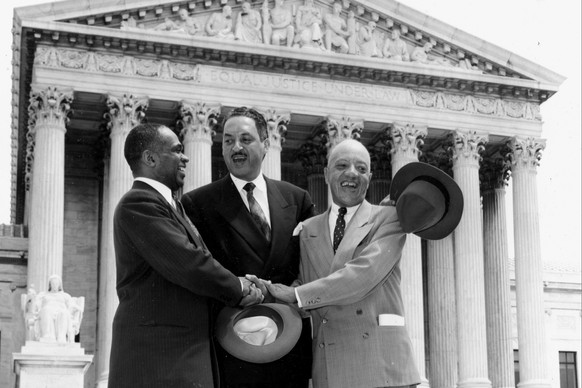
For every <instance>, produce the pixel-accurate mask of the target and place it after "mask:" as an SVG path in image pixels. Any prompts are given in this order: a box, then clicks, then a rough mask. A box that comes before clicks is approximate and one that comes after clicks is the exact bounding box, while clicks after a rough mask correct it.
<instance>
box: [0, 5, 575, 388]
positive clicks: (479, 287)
mask: <svg viewBox="0 0 582 388" xmlns="http://www.w3.org/2000/svg"><path fill="white" fill-rule="evenodd" d="M13 34H14V44H13V86H12V96H13V103H12V165H11V168H12V202H11V223H12V224H13V225H19V226H14V227H12V229H11V232H10V233H11V234H10V235H9V236H7V237H6V238H5V240H4V241H8V242H7V243H6V244H8V243H9V244H11V245H10V246H11V247H13V248H14V249H12V251H13V252H19V253H18V254H16V253H13V254H8V253H7V252H8V251H9V250H7V249H4V250H3V251H2V252H3V256H2V261H1V262H0V266H1V267H0V268H1V271H0V276H1V277H2V278H0V280H1V281H3V282H4V283H5V284H9V285H11V286H10V287H11V289H10V292H9V293H7V295H10V299H6V301H3V302H2V309H1V310H0V312H2V316H1V319H2V321H1V322H2V324H3V326H2V333H1V334H2V342H1V359H2V363H1V369H0V385H2V384H3V383H6V384H13V381H14V374H13V371H12V366H11V364H10V362H9V360H10V355H11V353H12V352H18V351H19V349H20V346H21V345H22V344H23V340H24V334H23V333H24V327H23V325H22V317H21V315H22V313H21V311H20V304H19V303H20V302H19V300H20V299H19V294H22V293H23V292H25V291H26V287H27V285H28V286H29V287H30V286H31V285H34V288H35V289H36V290H37V291H42V290H45V289H46V287H47V279H48V276H49V275H51V274H55V273H56V274H61V275H62V277H63V283H64V288H65V290H66V291H67V292H69V293H70V294H74V295H83V296H85V298H86V305H85V312H84V318H83V325H82V328H81V332H80V342H81V344H82V346H83V347H84V348H85V350H86V351H87V352H88V353H90V354H94V355H95V358H94V365H93V366H92V367H91V368H90V370H89V372H88V374H87V376H86V386H87V387H94V386H99V387H105V386H106V382H107V376H108V363H109V350H110V347H111V322H112V319H113V315H114V312H115V309H116V303H117V296H116V292H115V253H114V249H113V231H112V217H113V211H114V209H115V206H116V204H117V202H118V201H119V199H120V198H121V196H122V195H123V194H124V193H125V192H126V191H127V190H128V189H129V188H130V186H131V183H132V176H131V173H130V170H129V167H128V166H127V164H126V162H125V160H124V157H123V144H124V140H125V137H126V135H127V133H128V131H129V130H130V129H131V128H132V127H133V126H135V125H136V124H138V123H140V122H146V121H147V122H152V123H163V124H164V125H166V126H168V127H170V128H172V129H174V130H175V131H176V133H179V135H180V137H181V139H182V141H183V144H184V147H185V154H186V155H187V156H188V157H189V158H190V162H189V163H188V165H187V171H186V175H187V176H186V183H185V186H184V191H188V190H191V189H193V188H196V187H199V186H201V185H204V184H207V183H210V182H211V181H213V180H216V179H218V178H220V177H221V176H223V175H224V174H226V173H227V170H226V167H225V165H224V164H223V161H222V156H221V146H220V144H221V125H220V124H221V119H222V118H223V117H224V116H225V115H226V114H227V113H228V112H229V111H230V110H231V109H232V108H233V107H237V106H243V105H244V106H249V107H255V108H257V109H258V110H260V111H261V112H262V113H263V114H264V115H265V118H266V119H267V120H268V123H269V131H270V140H271V148H270V150H269V153H268V155H267V158H266V159H265V162H264V164H263V171H264V173H265V175H267V176H268V177H270V178H273V179H282V180H286V181H289V182H292V183H294V184H296V185H298V186H300V187H303V188H305V189H307V190H308V191H309V192H310V194H311V196H312V198H313V200H314V202H315V203H316V206H317V209H318V211H320V212H322V211H324V210H326V208H327V205H328V189H327V187H326V184H325V181H324V177H323V167H324V166H325V164H326V156H327V154H328V152H329V150H330V149H331V148H333V147H334V146H335V145H336V144H337V143H338V142H341V141H342V140H344V139H347V138H355V139H358V140H359V141H361V142H362V143H363V144H364V145H365V146H366V147H367V148H368V149H369V151H370V154H371V155H372V172H373V178H372V180H371V182H370V189H369V192H368V200H369V201H370V202H372V203H378V202H379V201H380V200H381V199H382V198H384V197H385V196H386V195H387V193H388V188H389V185H390V180H391V177H392V176H393V175H394V174H395V173H396V171H397V170H398V169H399V168H401V167H402V166H404V165H405V164H407V163H410V162H413V161H418V160H420V161H424V162H427V163H431V164H433V165H436V166H438V167H439V168H441V169H442V170H444V171H446V172H447V173H449V174H450V175H451V176H453V177H454V179H455V181H456V182H457V183H458V184H459V186H460V187H461V189H462V191H463V194H464V198H465V207H464V214H463V217H462V219H461V222H460V224H459V226H458V228H457V229H456V231H455V232H454V233H453V234H452V235H450V236H449V237H447V238H445V239H443V240H439V241H423V240H421V239H420V238H418V237H416V236H413V235H410V236H409V237H408V239H407V243H406V246H405V249H404V253H403V258H402V262H401V268H402V290H403V297H404V303H405V308H406V324H407V328H408V330H409V333H410V336H411V340H412V343H413V347H414V350H415V356H416V357H415V358H416V362H417V365H418V367H419V369H420V373H421V376H422V379H423V385H424V386H429V385H430V386H433V387H439V388H441V387H443V388H445V387H453V386H455V385H458V386H459V387H460V388H488V387H512V386H514V385H515V381H514V369H515V366H514V362H515V361H514V350H517V349H518V350H519V362H518V365H519V367H518V369H519V381H520V386H523V387H528V388H529V387H532V388H538V387H539V388H546V387H547V388H549V387H558V386H559V385H560V382H559V372H556V371H557V368H558V364H557V359H558V355H557V354H556V355H553V350H552V351H550V349H549V348H550V347H551V346H550V345H549V341H548V338H549V335H548V333H547V327H548V324H547V320H548V314H547V308H546V309H545V302H544V301H545V299H547V298H545V296H544V282H543V279H542V274H543V268H542V260H541V254H540V245H539V233H540V232H539V220H538V207H539V206H540V204H539V203H538V200H537V193H536V190H537V189H536V187H537V186H536V169H537V168H538V166H539V164H540V158H541V151H542V150H543V149H544V148H545V142H544V139H542V138H540V135H541V131H542V119H541V116H540V105H541V104H542V103H543V102H544V101H546V100H547V99H548V98H550V97H551V96H552V95H553V94H554V93H556V92H557V90H558V86H559V85H560V84H561V83H562V82H563V80H564V78H563V77H562V76H560V75H559V74H556V73H554V72H552V71H551V70H548V69H545V68H543V67H541V66H539V65H537V64H536V63H532V62H531V61H529V60H527V59H524V58H522V57H520V56H518V55H515V54H513V53H511V52H509V51H507V50H504V49H503V48H500V47H497V46H495V45H493V44H490V43H488V42H485V41H483V40H482V39H479V38H478V37H475V36H472V35H470V34H467V33H465V32H463V31H460V30H458V29H456V28H455V27H454V26H450V25H447V24H445V23H442V22H440V21H438V20H435V19H433V18H431V17H430V15H425V14H422V13H420V12H418V11H416V10H414V9H411V8H409V7H407V6H405V5H403V4H400V3H398V2H397V1H395V0H360V1H357V0H339V1H332V0H315V1H311V0H286V1H283V0H276V1H273V0H264V1H263V0H258V1H252V2H245V1H241V0H190V1H171V0H124V1H120V0H68V1H63V2H56V3H51V4H44V5H38V6H31V7H23V8H17V9H16V10H15V13H14V27H13ZM542 163H543V160H542ZM508 181H511V182H512V185H511V187H512V190H513V218H514V231H513V234H514V236H515V265H514V267H513V264H512V270H511V271H514V272H511V271H510V263H509V260H508V244H507V234H508V230H507V225H506V217H507V215H506V208H505V186H506V184H507V182H508ZM5 236H6V234H5ZM6 246H8V245H6ZM513 268H514V269H513ZM510 273H514V274H515V276H514V281H513V280H512V281H511V282H510ZM572 290H573V291H572ZM572 290H570V291H571V292H573V293H574V294H575V295H579V287H578V288H577V289H576V286H574V288H573V289H572ZM576 293H577V294H576ZM3 295H4V294H3ZM512 305H513V306H515V307H516V309H512ZM578 309H579V305H578ZM573 317H574V321H573V322H574V323H573V324H574V325H575V326H574V328H576V327H577V328H578V330H579V323H580V315H579V312H578V316H575V314H574V315H573ZM578 338H579V337H578ZM578 349H579V345H578ZM550 353H551V354H550ZM574 354H575V357H579V350H577V351H574ZM554 361H555V362H554ZM576 362H577V366H576V364H575V368H576V367H577V368H578V369H579V360H578V361H576ZM554 364H555V365H554ZM556 376H558V377H556ZM355 388H357V387H355Z"/></svg>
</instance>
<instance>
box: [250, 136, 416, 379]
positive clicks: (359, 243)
mask: <svg viewBox="0 0 582 388" xmlns="http://www.w3.org/2000/svg"><path fill="white" fill-rule="evenodd" d="M371 176H372V173H371V171H370V155H369V153H368V151H367V150H366V148H365V147H364V146H363V145H362V144H361V143H360V142H358V141H356V140H351V139H350V140H344V141H343V142H341V143H339V144H338V145H337V146H335V148H334V149H333V150H332V151H331V154H330V155H329V160H328V164H327V168H326V169H325V179H326V182H327V183H328V185H329V187H330V189H331V195H332V199H333V204H332V205H331V207H330V209H329V210H328V211H327V212H326V213H324V214H321V215H319V216H316V217H313V218H311V219H309V220H307V221H305V222H304V223H303V228H302V230H301V234H300V244H301V265H300V273H299V283H300V284H301V285H300V286H298V287H295V288H294V287H288V286H285V285H281V284H268V283H266V284H265V285H266V286H267V288H268V290H269V292H270V293H271V295H273V296H275V297H276V298H278V299H280V300H283V301H285V302H287V303H297V304H298V306H299V307H301V308H302V309H304V310H305V311H308V312H309V313H310V314H311V317H312V321H313V370H312V376H313V387H314V388H353V387H402V386H411V385H416V384H419V383H420V376H419V374H418V371H417V369H416V366H415V365H414V357H413V354H412V345H411V342H410V339H409V336H408V333H407V331H406V327H405V320H404V306H403V304H402V297H401V293H400V267H399V263H400V257H401V255H402V248H403V246H404V242H405V239H406V234H405V233H404V231H403V230H402V227H401V225H400V223H399V221H398V216H397V213H396V209H395V208H394V207H393V206H374V205H371V204H370V203H368V202H367V201H366V200H365V196H366V191H367V189H368V185H369V184H370V178H371ZM249 278H251V277H249ZM251 280H253V281H257V279H254V278H252V279H251Z"/></svg>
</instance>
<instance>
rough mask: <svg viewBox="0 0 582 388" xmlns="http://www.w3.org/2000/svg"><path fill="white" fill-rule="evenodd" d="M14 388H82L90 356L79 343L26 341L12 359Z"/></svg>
mask: <svg viewBox="0 0 582 388" xmlns="http://www.w3.org/2000/svg"><path fill="white" fill-rule="evenodd" d="M12 359H13V361H14V372H15V373H16V388H41V387H42V388H83V386H84V378H85V373H86V372H87V369H89V366H90V365H91V363H92V362H93V356H92V355H87V354H85V351H84V350H83V348H81V344H79V343H65V344H61V343H44V342H36V341H26V345H25V346H23V347H22V352H21V353H14V354H13V355H12Z"/></svg>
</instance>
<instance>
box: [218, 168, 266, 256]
mask: <svg viewBox="0 0 582 388" xmlns="http://www.w3.org/2000/svg"><path fill="white" fill-rule="evenodd" d="M216 209H217V211H218V213H219V214H220V215H221V216H222V217H223V218H224V219H225V220H226V221H227V222H228V223H229V224H230V226H231V227H232V228H233V229H234V230H235V231H236V232H237V233H239V234H240V235H241V237H242V238H243V239H244V240H245V241H246V242H247V243H248V245H249V246H250V247H251V248H252V249H253V250H254V251H255V252H256V253H257V255H258V256H259V258H262V257H266V256H267V255H268V253H269V246H268V244H266V243H265V238H264V237H263V235H262V233H261V231H260V230H259V228H258V227H257V226H256V224H255V222H254V221H253V219H252V218H251V215H250V213H249V211H248V209H247V208H246V206H245V204H244V203H243V201H242V199H241V197H240V194H239V193H238V191H237V190H236V186H235V185H234V183H233V181H232V179H230V175H228V176H226V177H225V178H223V180H222V186H221V195H220V198H219V199H218V205H217V208H216Z"/></svg>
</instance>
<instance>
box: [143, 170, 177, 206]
mask: <svg viewBox="0 0 582 388" xmlns="http://www.w3.org/2000/svg"><path fill="white" fill-rule="evenodd" d="M135 180H136V181H140V182H143V183H147V184H148V185H150V186H151V187H153V188H154V189H156V191H157V192H158V193H160V194H162V196H163V197H164V198H165V199H166V201H168V203H169V204H170V205H172V207H173V208H174V209H176V203H175V202H174V198H173V197H172V190H170V188H169V187H168V186H166V185H165V184H163V183H161V182H158V181H156V180H155V179H150V178H144V177H142V176H140V177H137V178H135Z"/></svg>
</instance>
